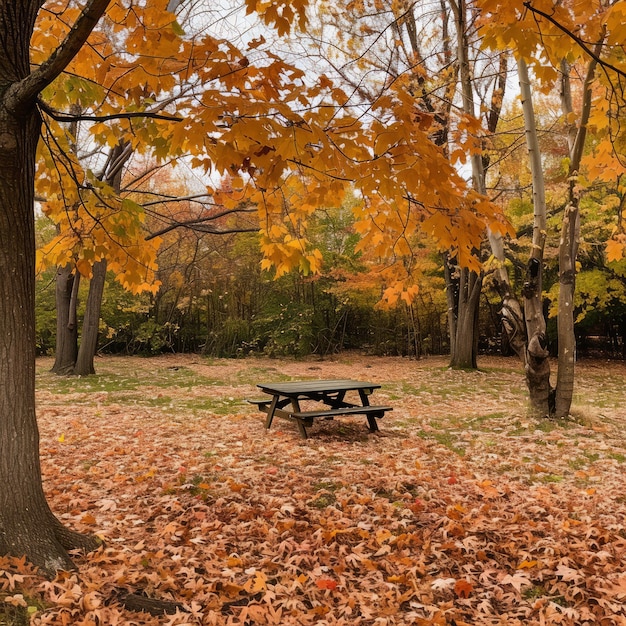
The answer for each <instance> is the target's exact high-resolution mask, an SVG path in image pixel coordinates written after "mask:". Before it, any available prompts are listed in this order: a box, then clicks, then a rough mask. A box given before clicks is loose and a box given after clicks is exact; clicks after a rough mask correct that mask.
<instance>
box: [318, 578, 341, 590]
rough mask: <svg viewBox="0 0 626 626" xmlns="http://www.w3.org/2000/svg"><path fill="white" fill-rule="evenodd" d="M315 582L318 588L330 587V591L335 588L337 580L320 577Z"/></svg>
mask: <svg viewBox="0 0 626 626" xmlns="http://www.w3.org/2000/svg"><path fill="white" fill-rule="evenodd" d="M315 584H316V585H317V586H318V588H319V589H330V590H331V591H333V590H334V589H336V588H337V581H336V580H333V579H332V578H320V579H319V580H316V581H315Z"/></svg>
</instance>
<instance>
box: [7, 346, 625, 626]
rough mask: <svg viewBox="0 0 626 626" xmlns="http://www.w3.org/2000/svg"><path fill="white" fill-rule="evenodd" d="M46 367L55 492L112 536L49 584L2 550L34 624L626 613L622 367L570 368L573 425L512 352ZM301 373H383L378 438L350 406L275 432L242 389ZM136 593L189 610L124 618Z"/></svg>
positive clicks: (346, 621)
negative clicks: (458, 364)
mask: <svg viewBox="0 0 626 626" xmlns="http://www.w3.org/2000/svg"><path fill="white" fill-rule="evenodd" d="M51 364H52V361H51V360H50V359H41V360H39V361H38V413H39V417H40V428H41V453H42V466H43V473H44V486H45V489H46V492H47V494H48V497H49V500H50V503H51V506H52V508H53V510H54V511H55V513H56V514H57V515H58V516H59V517H60V518H61V519H62V520H63V521H64V522H65V523H66V524H68V525H69V526H71V527H72V528H75V529H77V530H80V531H84V532H88V533H96V534H98V535H100V536H102V538H103V539H104V540H105V542H106V545H105V547H103V548H101V549H100V550H99V551H96V552H94V553H92V554H91V555H88V556H77V558H76V562H77V564H78V565H79V568H80V569H79V572H78V573H73V574H67V575H63V576H61V577H58V578H57V580H56V581H54V582H46V581H42V580H41V579H40V578H38V577H37V576H36V575H35V574H34V573H33V572H32V571H31V570H30V569H29V568H28V567H27V566H25V565H24V564H23V563H19V562H17V561H15V560H9V559H0V566H1V569H0V589H1V590H3V591H2V593H3V595H4V596H5V597H4V601H5V603H9V604H10V603H12V604H14V605H20V604H21V605H24V606H26V607H27V610H28V611H29V612H30V614H31V615H32V623H34V624H55V625H56V624H71V625H73V626H74V625H84V626H88V625H89V626H96V625H100V624H106V625H107V626H111V625H115V624H124V625H132V624H138V625H139V624H142V625H143V624H145V625H152V624H190V625H196V624H207V625H208V624H215V625H220V626H221V625H224V626H226V625H231V624H232V625H238V626H244V625H250V626H252V625H255V626H256V625H262V624H281V625H283V626H291V625H293V626H306V625H308V624H319V625H339V624H343V625H346V626H353V625H355V626H356V625H363V626H364V625H377V626H378V625H380V626H383V625H407V626H408V625H409V624H411V625H414V624H417V625H420V624H424V625H425V624H437V625H443V624H456V625H457V626H460V625H462V624H472V625H476V624H486V625H488V624H494V625H495V624H507V625H509V626H511V625H515V624H520V625H522V624H523V625H525V626H528V625H535V624H537V625H539V624H572V625H573V624H576V625H579V624H587V623H589V624H592V623H593V624H596V623H602V624H606V625H610V624H622V625H624V624H626V494H625V493H624V480H623V472H624V467H625V466H624V463H625V462H626V397H625V395H624V383H625V382H626V365H625V364H624V363H610V362H599V361H590V362H586V363H582V364H580V366H579V369H578V381H577V391H576V397H575V407H574V413H575V419H574V420H572V421H548V420H536V419H531V418H529V417H528V415H527V411H526V391H525V388H524V381H523V376H522V371H521V366H520V365H519V363H518V362H517V361H516V360H515V359H504V358H484V357H483V358H481V359H480V365H481V367H482V368H483V369H482V370H481V371H478V372H467V371H451V370H449V369H448V368H447V366H446V365H447V361H446V359H445V358H443V357H441V358H429V359H425V360H422V361H413V360H408V359H402V358H371V357H365V356H360V355H355V354H344V355H339V356H337V357H335V358H333V359H330V360H325V361H319V360H313V359H310V360H299V361H291V360H285V359H283V360H270V359H258V358H250V359H244V360H222V359H211V360H208V359H203V358H201V357H199V356H190V355H171V356H163V357H157V358H151V359H141V358H135V357H106V358H102V359H99V360H98V361H97V364H96V367H97V370H98V375H97V376H95V377H89V378H82V379H76V378H59V377H57V376H55V375H53V374H50V373H49V371H48V370H49V369H50V366H51ZM292 378H357V379H362V380H372V381H375V382H379V383H381V384H382V389H380V390H378V391H377V392H376V394H375V396H374V398H375V402H376V403H381V404H390V405H392V406H393V407H394V410H393V412H391V413H388V414H387V415H386V416H385V418H384V419H382V420H380V422H379V426H380V428H381V431H380V432H379V433H369V432H368V431H367V429H366V421H365V418H363V417H360V416H359V417H351V418H341V419H337V420H334V421H322V420H318V421H316V422H315V424H314V426H313V427H312V428H311V429H309V439H308V440H302V439H300V437H299V435H298V431H297V428H296V426H295V424H293V423H291V422H289V421H286V420H280V419H277V420H275V422H274V425H273V426H272V428H271V429H270V430H269V431H267V432H266V431H265V430H264V427H263V419H264V416H263V415H261V414H260V413H258V412H257V411H256V409H255V407H253V406H250V405H248V404H247V403H246V402H245V401H244V399H245V398H246V397H257V396H258V395H259V392H258V391H257V390H256V388H255V385H256V383H257V382H261V381H272V380H289V379H292ZM124 590H131V591H134V592H139V593H145V594H146V595H148V596H150V597H153V598H159V599H164V600H174V601H177V602H181V603H183V604H184V605H185V606H186V608H187V610H188V612H186V613H178V614H175V615H171V616H162V617H152V616H150V615H148V614H142V613H130V612H128V611H125V610H124V609H122V608H121V607H120V605H119V604H118V603H117V602H116V598H117V597H119V594H120V593H123V592H124ZM0 623H2V618H1V616H0Z"/></svg>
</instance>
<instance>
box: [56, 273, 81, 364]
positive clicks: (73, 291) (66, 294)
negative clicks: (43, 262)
mask: <svg viewBox="0 0 626 626" xmlns="http://www.w3.org/2000/svg"><path fill="white" fill-rule="evenodd" d="M79 285H80V274H79V273H78V272H74V271H73V267H72V266H71V265H70V264H69V263H68V264H67V265H65V266H64V267H59V268H57V275H56V309H57V336H56V348H55V351H54V357H55V358H54V365H53V366H52V371H53V372H54V373H55V374H71V373H72V372H73V371H74V364H75V363H76V357H77V356H78V324H77V320H76V309H77V303H78V286H79Z"/></svg>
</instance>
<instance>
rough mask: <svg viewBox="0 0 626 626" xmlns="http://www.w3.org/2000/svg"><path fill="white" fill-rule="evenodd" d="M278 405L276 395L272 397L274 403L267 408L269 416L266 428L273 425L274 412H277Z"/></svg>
mask: <svg viewBox="0 0 626 626" xmlns="http://www.w3.org/2000/svg"><path fill="white" fill-rule="evenodd" d="M277 405H278V396H274V397H273V398H272V403H271V404H270V408H269V409H268V410H267V418H266V420H265V430H269V427H270V426H271V425H272V421H273V420H274V413H275V412H276V407H277Z"/></svg>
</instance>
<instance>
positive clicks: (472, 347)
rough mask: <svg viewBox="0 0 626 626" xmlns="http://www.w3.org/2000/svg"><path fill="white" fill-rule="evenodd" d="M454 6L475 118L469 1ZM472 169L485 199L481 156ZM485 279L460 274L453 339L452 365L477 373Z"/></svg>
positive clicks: (465, 91) (466, 95)
mask: <svg viewBox="0 0 626 626" xmlns="http://www.w3.org/2000/svg"><path fill="white" fill-rule="evenodd" d="M450 6H451V7H452V12H453V13H454V17H455V22H456V34H457V59H458V65H459V78H460V82H461V95H462V98H463V111H464V112H465V113H467V114H468V115H471V116H474V89H473V87H472V72H471V67H470V60H469V42H468V38H467V21H466V16H467V7H466V4H465V0H458V2H456V1H455V0H451V2H450ZM470 163H471V167H472V186H473V187H474V189H475V190H476V191H477V192H478V193H480V194H483V195H485V193H486V185H485V169H484V164H483V160H482V156H481V155H480V154H472V155H471V156H470ZM481 289H482V276H479V275H478V274H476V273H475V272H471V271H469V270H466V269H462V270H460V279H459V292H458V300H457V307H458V308H457V311H456V325H455V326H456V327H455V329H454V330H455V331H456V333H455V334H456V336H455V338H454V339H452V331H453V329H452V328H450V332H451V339H450V348H451V349H450V365H451V366H452V367H458V368H468V369H476V368H477V367H478V364H477V355H478V333H479V327H478V315H479V310H480V292H481Z"/></svg>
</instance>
